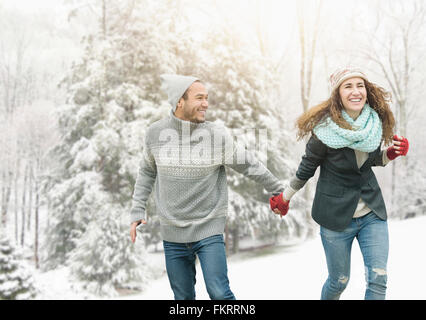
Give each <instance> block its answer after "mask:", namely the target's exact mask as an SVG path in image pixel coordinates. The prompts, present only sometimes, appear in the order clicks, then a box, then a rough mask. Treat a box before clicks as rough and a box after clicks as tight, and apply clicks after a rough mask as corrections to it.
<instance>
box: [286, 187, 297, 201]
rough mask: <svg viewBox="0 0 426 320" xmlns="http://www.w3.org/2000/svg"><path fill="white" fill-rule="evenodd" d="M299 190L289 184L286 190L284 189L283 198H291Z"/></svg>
mask: <svg viewBox="0 0 426 320" xmlns="http://www.w3.org/2000/svg"><path fill="white" fill-rule="evenodd" d="M297 191H298V190H294V189H293V188H292V187H290V186H287V187H286V188H285V189H284V191H283V198H284V199H285V200H291V198H292V197H293V196H294V194H295V193H296V192H297Z"/></svg>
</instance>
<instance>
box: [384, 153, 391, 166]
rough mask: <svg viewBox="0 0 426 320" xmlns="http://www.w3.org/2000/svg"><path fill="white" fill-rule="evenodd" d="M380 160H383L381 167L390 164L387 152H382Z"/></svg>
mask: <svg viewBox="0 0 426 320" xmlns="http://www.w3.org/2000/svg"><path fill="white" fill-rule="evenodd" d="M382 160H383V166H385V165H387V164H388V163H389V162H391V160H390V159H389V158H388V154H387V150H383V156H382Z"/></svg>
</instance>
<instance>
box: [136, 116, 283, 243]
mask: <svg viewBox="0 0 426 320" xmlns="http://www.w3.org/2000/svg"><path fill="white" fill-rule="evenodd" d="M232 141H233V139H232V136H231V135H230V134H229V132H228V131H227V130H226V128H225V127H223V126H220V125H218V124H215V123H212V122H209V121H206V122H203V123H193V122H188V121H183V120H180V119H179V118H177V117H175V116H174V114H173V113H172V112H171V113H170V116H169V117H167V118H164V119H161V120H159V121H157V122H155V123H153V124H152V125H151V126H149V128H148V129H147V133H146V136H145V141H144V149H143V157H142V160H141V162H140V166H139V172H138V176H137V179H136V183H135V188H134V193H133V202H132V209H131V212H130V216H131V222H134V221H138V220H141V219H145V216H146V215H145V208H146V202H147V199H148V197H149V195H150V193H151V191H152V189H153V187H154V188H155V189H154V200H155V202H156V210H157V214H158V216H159V218H160V232H161V235H162V238H163V240H166V241H170V242H178V243H189V242H195V241H199V240H201V239H204V238H207V237H209V236H212V235H216V234H222V233H223V232H224V229H225V222H226V215H227V208H228V187H227V179H226V170H225V166H228V167H230V168H232V169H234V170H236V171H238V172H240V173H242V174H244V175H245V176H247V177H249V178H251V179H252V180H254V181H256V182H258V183H260V184H262V185H263V186H264V188H265V189H266V190H267V191H269V192H271V193H272V194H274V195H277V194H280V193H281V192H282V191H283V190H284V186H283V185H282V184H281V182H280V181H279V180H278V179H277V178H276V177H275V176H274V175H273V174H272V173H271V172H270V171H269V170H268V169H267V168H266V167H265V166H264V165H263V164H262V163H261V162H260V161H258V160H257V159H256V158H255V157H254V156H253V155H252V154H251V153H248V152H244V153H243V154H245V158H244V159H242V157H241V154H242V153H241V152H242V151H243V150H242V149H241V148H240V147H238V146H236V145H235V144H234V143H232ZM265 205H267V204H265Z"/></svg>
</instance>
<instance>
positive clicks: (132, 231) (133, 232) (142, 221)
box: [130, 219, 146, 243]
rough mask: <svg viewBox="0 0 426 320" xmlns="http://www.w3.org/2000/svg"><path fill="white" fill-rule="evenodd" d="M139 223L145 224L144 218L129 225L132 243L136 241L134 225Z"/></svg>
mask: <svg viewBox="0 0 426 320" xmlns="http://www.w3.org/2000/svg"><path fill="white" fill-rule="evenodd" d="M141 223H143V224H146V221H145V220H144V219H142V220H139V221H135V222H133V223H132V224H131V225H130V239H131V240H132V242H133V243H135V241H136V227H137V226H138V225H140V224H141Z"/></svg>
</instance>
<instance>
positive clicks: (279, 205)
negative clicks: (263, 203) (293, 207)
mask: <svg viewBox="0 0 426 320" xmlns="http://www.w3.org/2000/svg"><path fill="white" fill-rule="evenodd" d="M269 204H270V205H271V210H272V211H274V213H276V214H279V215H280V217H282V216H285V215H286V214H287V212H288V208H289V204H290V200H284V198H283V193H282V192H281V193H280V194H279V195H277V196H274V197H271V198H269Z"/></svg>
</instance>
